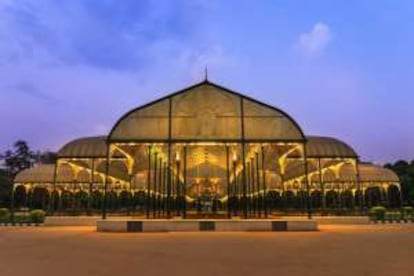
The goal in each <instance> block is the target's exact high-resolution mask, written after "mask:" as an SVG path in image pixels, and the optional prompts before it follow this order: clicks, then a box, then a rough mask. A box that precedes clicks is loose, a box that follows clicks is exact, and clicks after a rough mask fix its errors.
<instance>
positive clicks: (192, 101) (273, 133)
mask: <svg viewBox="0 0 414 276" xmlns="http://www.w3.org/2000/svg"><path fill="white" fill-rule="evenodd" d="M242 122H243V123H242ZM242 129H243V131H242ZM242 133H243V135H244V137H243V138H244V139H246V140H255V141H269V140H283V141H304V139H305V137H304V134H303V132H302V130H301V128H300V126H299V125H298V124H297V123H296V122H295V121H294V120H293V118H292V117H290V116H289V115H288V114H287V113H285V112H284V111H282V110H281V109H278V108H276V107H273V106H270V105H267V104H265V103H261V102H258V101H257V100H255V99H252V98H249V97H247V96H244V95H242V94H240V93H237V92H235V91H232V90H230V89H227V88H224V87H222V86H219V85H217V84H214V83H211V82H209V81H204V82H201V83H198V84H196V85H193V86H190V87H188V88H185V89H183V90H180V91H178V92H175V93H173V94H170V95H168V96H166V97H163V98H161V99H159V100H156V101H153V102H151V103H148V104H146V105H144V106H141V107H138V108H135V109H133V110H131V111H129V112H128V113H126V114H125V115H124V116H123V117H121V118H120V119H119V120H118V122H117V123H116V124H115V125H114V127H113V128H112V130H111V132H110V134H109V137H108V139H109V140H111V141H118V142H126V141H127V142H130V141H148V140H149V141H154V140H157V141H167V140H169V139H174V140H180V141H214V140H220V141H225V140H231V141H234V140H240V139H242V137H241V136H242Z"/></svg>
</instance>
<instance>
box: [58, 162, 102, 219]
mask: <svg viewBox="0 0 414 276" xmlns="http://www.w3.org/2000/svg"><path fill="white" fill-rule="evenodd" d="M89 179H90V183H89V196H88V210H87V213H88V215H91V208H92V186H93V184H94V183H95V158H92V164H91V177H90V178H89ZM53 193H54V189H53Z"/></svg>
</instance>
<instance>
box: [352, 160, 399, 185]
mask: <svg viewBox="0 0 414 276" xmlns="http://www.w3.org/2000/svg"><path fill="white" fill-rule="evenodd" d="M359 173H360V178H361V181H362V182H370V181H372V182H393V183H398V182H400V179H399V178H398V175H397V174H396V173H394V172H393V171H392V170H390V169H387V168H384V167H381V166H378V165H373V164H366V163H363V164H360V165H359Z"/></svg>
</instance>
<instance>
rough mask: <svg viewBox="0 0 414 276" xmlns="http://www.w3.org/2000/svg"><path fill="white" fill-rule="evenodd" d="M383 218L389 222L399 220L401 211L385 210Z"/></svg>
mask: <svg viewBox="0 0 414 276" xmlns="http://www.w3.org/2000/svg"><path fill="white" fill-rule="evenodd" d="M385 220H387V221H389V222H394V221H397V222H400V221H401V213H400V212H398V211H397V212H385Z"/></svg>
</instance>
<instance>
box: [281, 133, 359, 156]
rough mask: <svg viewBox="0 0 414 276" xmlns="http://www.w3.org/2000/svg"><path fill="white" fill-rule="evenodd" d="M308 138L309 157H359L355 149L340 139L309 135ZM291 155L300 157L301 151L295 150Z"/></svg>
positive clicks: (307, 149)
mask: <svg viewBox="0 0 414 276" xmlns="http://www.w3.org/2000/svg"><path fill="white" fill-rule="evenodd" d="M306 139H307V143H306V152H307V156H308V158H358V155H357V153H356V152H355V150H354V149H353V148H352V147H351V146H349V145H348V144H347V143H345V142H343V141H341V140H339V139H336V138H332V137H322V136H307V137H306ZM289 157H295V158H297V157H300V153H299V152H297V151H296V152H293V153H292V154H291V155H289Z"/></svg>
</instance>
